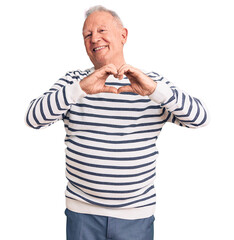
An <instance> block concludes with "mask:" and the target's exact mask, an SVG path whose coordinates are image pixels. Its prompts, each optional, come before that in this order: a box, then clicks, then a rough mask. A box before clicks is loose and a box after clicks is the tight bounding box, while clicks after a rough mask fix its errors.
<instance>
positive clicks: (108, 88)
mask: <svg viewBox="0 0 234 240" xmlns="http://www.w3.org/2000/svg"><path fill="white" fill-rule="evenodd" d="M102 92H109V93H118V89H117V88H115V87H110V86H106V85H104V87H103V91H102Z"/></svg>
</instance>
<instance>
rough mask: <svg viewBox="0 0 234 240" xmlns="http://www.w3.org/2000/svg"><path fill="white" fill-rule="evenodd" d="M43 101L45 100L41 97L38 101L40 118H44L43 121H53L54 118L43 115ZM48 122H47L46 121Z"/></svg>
mask: <svg viewBox="0 0 234 240" xmlns="http://www.w3.org/2000/svg"><path fill="white" fill-rule="evenodd" d="M43 101H45V99H44V98H43V99H41V102H40V113H41V116H42V118H43V119H44V120H45V121H49V122H53V121H55V120H56V118H52V119H51V118H47V117H46V115H45V113H44V110H43V104H42V103H43ZM48 124H49V123H48Z"/></svg>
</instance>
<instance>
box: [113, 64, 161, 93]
mask: <svg viewBox="0 0 234 240" xmlns="http://www.w3.org/2000/svg"><path fill="white" fill-rule="evenodd" d="M123 75H126V76H127V77H128V79H129V81H130V82H131V85H127V86H123V87H120V88H119V89H118V93H121V92H133V93H137V94H139V95H142V96H146V95H150V94H152V93H153V92H154V90H155V89H156V86H157V83H156V82H154V81H153V80H152V79H151V78H149V77H148V76H147V75H146V74H144V73H143V72H141V71H140V70H139V69H137V68H134V67H132V66H130V65H127V64H125V65H123V66H122V67H121V68H120V69H119V70H118V74H117V75H116V76H117V77H118V78H119V79H120V80H121V79H123Z"/></svg>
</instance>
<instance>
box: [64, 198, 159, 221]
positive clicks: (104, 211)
mask: <svg viewBox="0 0 234 240" xmlns="http://www.w3.org/2000/svg"><path fill="white" fill-rule="evenodd" d="M66 207H67V208H68V209H69V210H71V211H73V212H78V213H84V214H92V215H100V216H108V217H115V218H121V219H128V220H135V219H141V218H148V217H151V216H152V215H154V212H155V204H154V205H150V206H145V207H141V208H124V209H120V208H116V209H115V208H106V207H100V206H97V205H95V206H94V205H91V204H88V203H85V202H81V201H78V200H73V199H70V198H67V197H66Z"/></svg>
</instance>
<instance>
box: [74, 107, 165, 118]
mask: <svg viewBox="0 0 234 240" xmlns="http://www.w3.org/2000/svg"><path fill="white" fill-rule="evenodd" d="M164 112H165V108H163V109H162V111H161V113H159V114H148V115H141V116H139V117H124V116H110V115H100V114H91V113H84V112H76V111H70V114H74V115H77V116H87V117H96V118H107V119H108V118H110V119H124V120H139V119H142V118H155V117H161V116H162V115H163V114H164ZM70 118H71V117H70Z"/></svg>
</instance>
